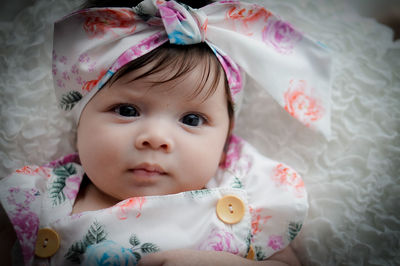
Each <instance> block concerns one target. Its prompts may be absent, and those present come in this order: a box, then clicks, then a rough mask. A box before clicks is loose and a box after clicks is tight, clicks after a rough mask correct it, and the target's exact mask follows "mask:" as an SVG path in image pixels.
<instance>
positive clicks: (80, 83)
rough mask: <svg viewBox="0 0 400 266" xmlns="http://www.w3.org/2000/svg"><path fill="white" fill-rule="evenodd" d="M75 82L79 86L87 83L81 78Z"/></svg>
mask: <svg viewBox="0 0 400 266" xmlns="http://www.w3.org/2000/svg"><path fill="white" fill-rule="evenodd" d="M75 81H76V83H77V84H79V85H83V84H85V83H86V81H85V80H83V79H82V77H81V76H79V77H77V78H76V79H75Z"/></svg>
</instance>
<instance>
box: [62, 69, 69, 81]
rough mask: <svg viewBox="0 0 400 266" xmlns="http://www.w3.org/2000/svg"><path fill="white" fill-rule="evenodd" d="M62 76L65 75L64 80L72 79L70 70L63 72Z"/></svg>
mask: <svg viewBox="0 0 400 266" xmlns="http://www.w3.org/2000/svg"><path fill="white" fill-rule="evenodd" d="M62 76H63V79H64V80H70V77H69V75H68V72H66V71H64V72H63V73H62Z"/></svg>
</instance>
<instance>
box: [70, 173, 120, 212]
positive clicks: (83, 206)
mask: <svg viewBox="0 0 400 266" xmlns="http://www.w3.org/2000/svg"><path fill="white" fill-rule="evenodd" d="M85 178H87V177H85ZM118 202H119V200H117V199H114V198H112V197H110V196H108V195H106V194H104V193H103V192H102V191H100V190H99V189H98V188H97V187H96V186H95V185H93V183H92V182H90V181H89V182H88V183H87V184H84V185H83V184H82V185H81V188H80V189H79V193H78V196H77V197H76V200H75V203H74V206H73V208H72V214H76V213H81V212H85V211H97V210H101V209H106V208H109V207H112V206H114V205H115V204H117V203H118Z"/></svg>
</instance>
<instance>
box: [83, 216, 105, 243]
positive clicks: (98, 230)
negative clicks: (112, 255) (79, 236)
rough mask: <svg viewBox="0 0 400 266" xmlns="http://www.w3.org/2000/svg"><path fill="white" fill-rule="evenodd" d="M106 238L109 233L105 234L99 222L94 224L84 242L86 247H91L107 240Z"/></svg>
mask: <svg viewBox="0 0 400 266" xmlns="http://www.w3.org/2000/svg"><path fill="white" fill-rule="evenodd" d="M106 237H107V233H106V232H105V230H104V228H103V226H102V225H101V224H99V223H98V222H94V223H93V224H92V225H91V226H90V228H89V230H88V232H87V233H86V235H85V237H84V239H83V242H84V243H85V244H86V246H90V245H94V244H97V243H100V242H101V241H103V240H106Z"/></svg>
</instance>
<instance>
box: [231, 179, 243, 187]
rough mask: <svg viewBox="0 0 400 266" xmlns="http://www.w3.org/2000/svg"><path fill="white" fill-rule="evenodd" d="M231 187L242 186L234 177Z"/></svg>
mask: <svg viewBox="0 0 400 266" xmlns="http://www.w3.org/2000/svg"><path fill="white" fill-rule="evenodd" d="M232 188H243V183H242V181H240V179H239V178H237V177H235V178H234V179H233V182H232Z"/></svg>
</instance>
